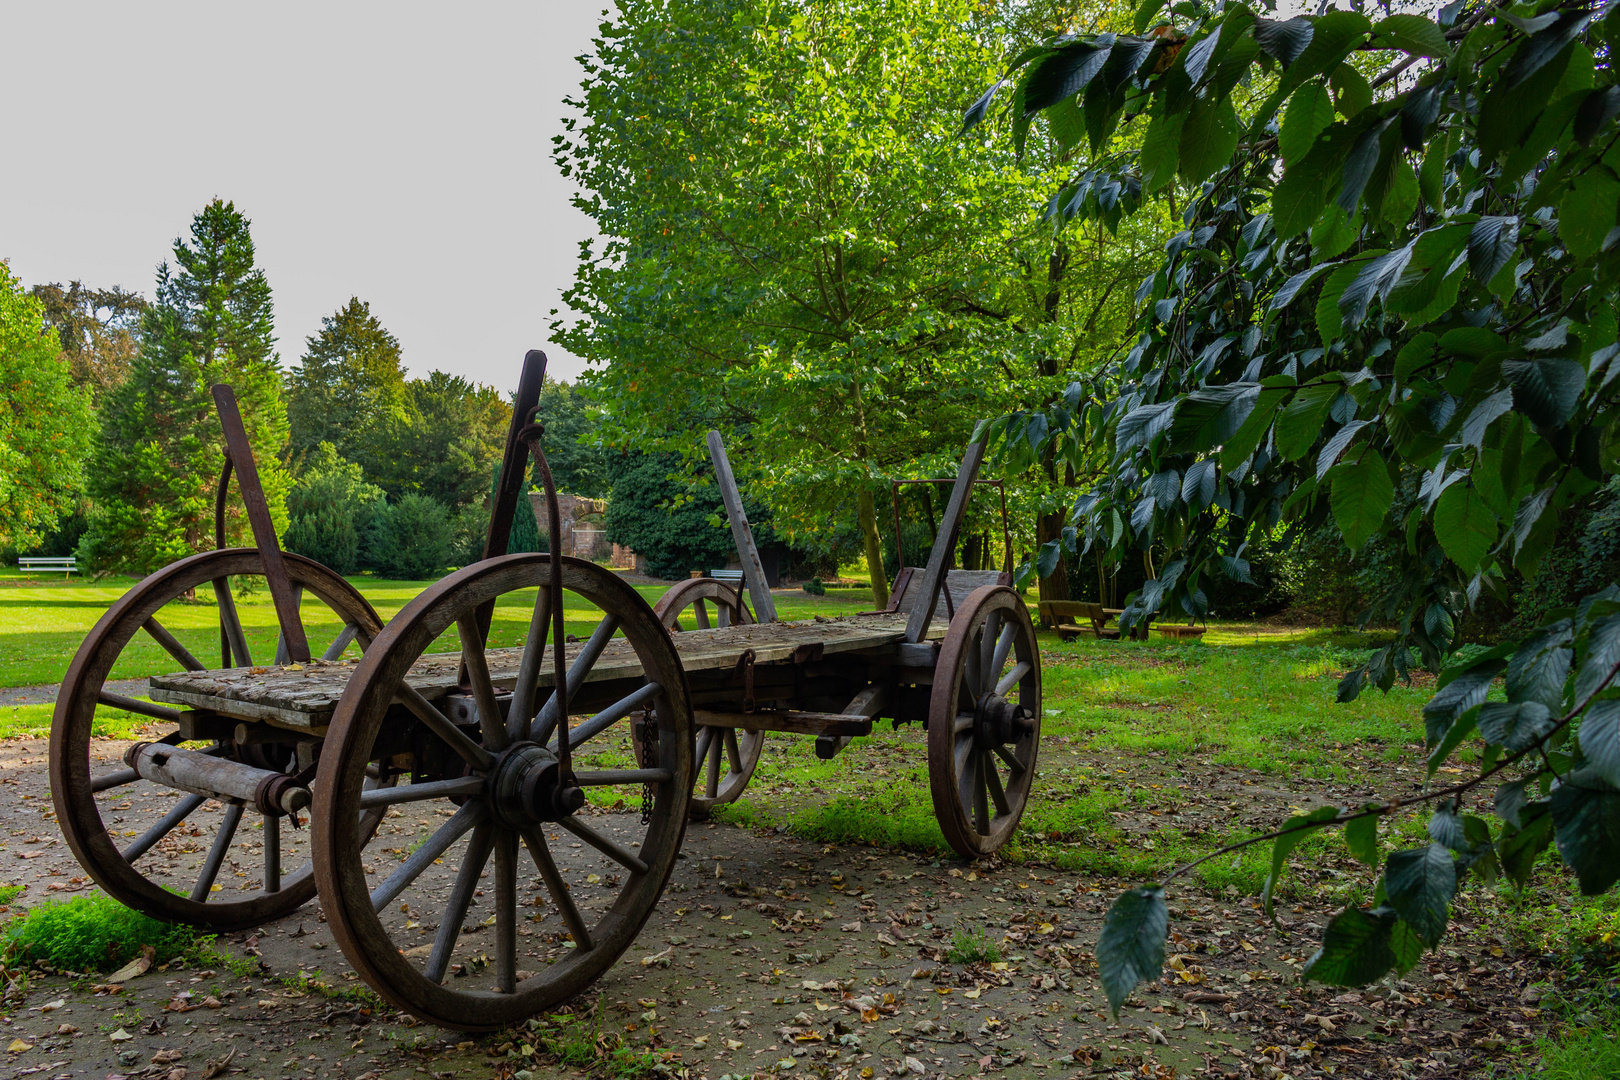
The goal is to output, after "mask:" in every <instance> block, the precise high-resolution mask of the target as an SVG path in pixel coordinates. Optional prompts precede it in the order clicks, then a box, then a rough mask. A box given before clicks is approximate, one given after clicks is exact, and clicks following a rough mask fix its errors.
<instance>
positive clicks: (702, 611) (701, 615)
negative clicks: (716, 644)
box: [692, 600, 710, 630]
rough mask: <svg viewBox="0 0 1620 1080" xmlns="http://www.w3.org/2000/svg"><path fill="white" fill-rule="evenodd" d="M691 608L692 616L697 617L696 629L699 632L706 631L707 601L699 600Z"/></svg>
mask: <svg viewBox="0 0 1620 1080" xmlns="http://www.w3.org/2000/svg"><path fill="white" fill-rule="evenodd" d="M692 608H693V612H694V614H696V616H697V624H698V629H699V630H708V629H710V626H709V604H708V601H706V600H699V601H698V602H697V603H696V604H694V605H693V606H692Z"/></svg>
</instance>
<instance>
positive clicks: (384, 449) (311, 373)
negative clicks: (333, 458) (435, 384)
mask: <svg viewBox="0 0 1620 1080" xmlns="http://www.w3.org/2000/svg"><path fill="white" fill-rule="evenodd" d="M286 389H287V418H288V420H289V422H290V423H291V426H292V455H293V460H294V461H295V462H297V461H302V460H303V459H304V458H305V457H306V456H309V455H312V454H314V452H315V451H316V449H317V448H318V447H319V446H320V444H321V443H323V442H324V443H331V444H332V446H333V447H335V448H336V450H337V452H338V455H339V456H340V457H342V458H344V459H346V460H348V461H353V462H356V463H357V464H359V465H360V466H361V467H362V468H363V469H364V470H365V471H366V473H367V474H368V475H378V474H379V473H381V472H384V471H387V470H385V469H384V468H383V461H384V458H385V456H386V455H387V454H388V453H389V452H390V446H389V442H390V439H391V436H392V435H393V433H394V432H395V431H396V429H397V428H398V427H399V426H400V425H401V424H402V423H404V422H405V419H406V403H407V396H406V391H405V371H404V368H403V366H402V365H401V363H400V354H399V339H398V338H396V337H394V335H393V334H391V333H389V332H388V329H387V328H386V327H384V326H383V324H382V323H381V322H379V321H378V319H377V317H376V316H375V315H373V314H372V313H371V305H370V304H368V303H366V302H365V301H363V300H361V299H360V298H359V297H358V296H355V297H350V299H349V302H348V304H346V305H345V306H344V307H343V308H341V309H340V310H338V311H336V312H334V313H333V314H331V315H328V316H327V317H326V318H324V319H322V320H321V332H320V333H318V334H316V335H314V336H313V337H311V338H309V339H308V344H307V347H306V351H305V353H304V358H303V360H302V361H301V363H300V365H299V367H298V368H297V369H295V370H293V371H290V372H288V373H287V387H286Z"/></svg>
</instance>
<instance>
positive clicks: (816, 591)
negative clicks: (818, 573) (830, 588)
mask: <svg viewBox="0 0 1620 1080" xmlns="http://www.w3.org/2000/svg"><path fill="white" fill-rule="evenodd" d="M804 591H805V592H807V593H809V594H810V595H811V596H826V595H827V586H826V585H824V584H822V582H821V579H820V578H818V577H813V578H811V579H810V580H809V581H807V582H805V583H804Z"/></svg>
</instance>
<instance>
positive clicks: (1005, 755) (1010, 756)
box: [996, 746, 1027, 777]
mask: <svg viewBox="0 0 1620 1080" xmlns="http://www.w3.org/2000/svg"><path fill="white" fill-rule="evenodd" d="M996 756H997V757H998V758H1000V759H1001V760H1002V761H1005V762H1006V763H1007V768H1009V769H1011V770H1012V771H1013V776H1014V777H1016V776H1017V775H1018V774H1019V773H1021V772H1023V771H1024V769H1025V768H1027V766H1026V765H1025V764H1024V763H1023V762H1022V761H1019V760H1018V757H1017V755H1015V754H1014V753H1013V752H1012V751H1011V750H1009V749H1007V748H1006V747H1005V746H998V747H996Z"/></svg>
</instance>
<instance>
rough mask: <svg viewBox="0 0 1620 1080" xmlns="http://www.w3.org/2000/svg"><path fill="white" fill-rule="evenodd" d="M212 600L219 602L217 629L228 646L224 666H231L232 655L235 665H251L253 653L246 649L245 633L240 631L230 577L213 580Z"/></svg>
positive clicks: (240, 624)
mask: <svg viewBox="0 0 1620 1080" xmlns="http://www.w3.org/2000/svg"><path fill="white" fill-rule="evenodd" d="M214 600H215V601H216V602H217V603H218V604H219V629H220V634H221V635H222V637H223V641H224V643H225V644H226V645H227V646H228V647H229V651H228V652H227V651H226V650H223V649H222V650H221V651H222V652H226V656H225V666H226V667H231V666H232V664H231V660H232V658H233V657H234V658H235V660H236V664H235V666H236V667H252V666H253V654H252V653H251V652H249V651H248V644H247V634H245V633H243V631H242V620H241V619H240V618H238V617H237V615H236V599H235V597H233V596H231V579H230V578H220V579H219V580H218V581H215V582H214Z"/></svg>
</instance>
